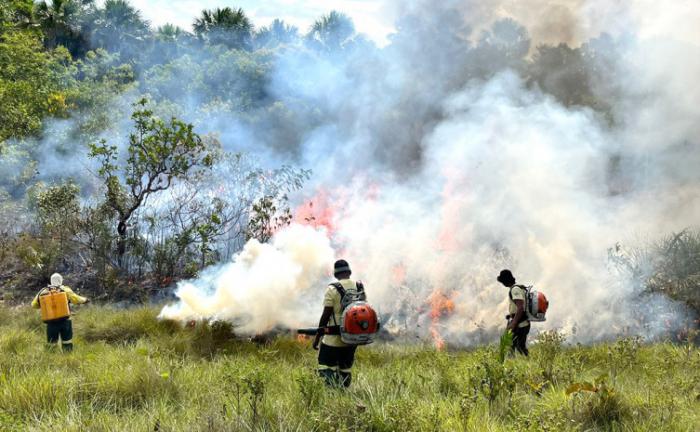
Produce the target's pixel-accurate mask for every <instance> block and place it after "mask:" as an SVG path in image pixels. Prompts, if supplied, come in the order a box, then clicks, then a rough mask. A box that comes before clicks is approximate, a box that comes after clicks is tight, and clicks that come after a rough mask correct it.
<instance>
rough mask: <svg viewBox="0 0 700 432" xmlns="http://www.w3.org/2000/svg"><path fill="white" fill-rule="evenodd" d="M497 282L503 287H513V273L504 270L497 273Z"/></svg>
mask: <svg viewBox="0 0 700 432" xmlns="http://www.w3.org/2000/svg"><path fill="white" fill-rule="evenodd" d="M496 280H497V281H499V282H500V283H502V284H503V285H506V286H507V285H513V284H514V283H515V278H514V277H513V273H511V272H510V270H508V269H505V270H501V273H499V275H498V277H497V278H496Z"/></svg>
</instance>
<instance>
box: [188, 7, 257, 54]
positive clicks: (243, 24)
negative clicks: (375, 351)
mask: <svg viewBox="0 0 700 432" xmlns="http://www.w3.org/2000/svg"><path fill="white" fill-rule="evenodd" d="M192 29H193V30H194V33H195V34H196V35H197V36H198V37H199V38H200V39H202V40H205V41H207V42H208V43H209V44H211V45H219V44H221V45H226V46H228V47H229V48H238V49H249V48H250V47H251V37H252V32H253V24H252V23H251V22H250V20H249V19H248V17H247V16H246V15H245V13H244V12H243V9H241V8H238V9H236V10H233V9H231V8H230V7H225V8H223V9H220V8H216V9H214V10H207V9H205V10H203V11H202V16H201V17H199V18H197V19H195V21H194V23H193V24H192Z"/></svg>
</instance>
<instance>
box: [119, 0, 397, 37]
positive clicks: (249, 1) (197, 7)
mask: <svg viewBox="0 0 700 432" xmlns="http://www.w3.org/2000/svg"><path fill="white" fill-rule="evenodd" d="M131 3H132V4H133V5H134V6H135V7H136V8H138V9H139V10H140V11H141V12H142V13H143V16H144V18H146V19H147V20H149V21H150V22H151V23H152V24H153V25H154V26H156V27H157V26H160V25H163V24H165V23H171V24H176V25H178V26H180V27H182V28H184V29H186V30H189V31H191V29H192V21H194V18H195V17H196V16H198V15H199V14H200V13H201V11H202V10H203V9H214V8H217V7H219V8H223V7H227V6H228V7H232V8H233V7H235V8H239V7H240V8H242V9H243V10H244V11H245V13H246V15H248V16H249V17H250V18H251V19H252V21H253V23H254V24H255V26H256V27H261V26H264V25H267V24H269V23H270V22H271V21H272V20H273V19H275V18H280V19H283V20H284V21H285V22H287V23H289V24H293V25H295V26H297V27H299V29H300V30H301V32H306V31H307V30H308V29H309V27H310V26H311V24H312V23H313V22H314V20H316V19H317V18H318V17H320V16H321V15H323V14H326V13H328V12H330V11H332V10H337V11H340V12H343V13H345V14H346V15H348V16H350V17H351V18H352V19H353V21H354V23H355V27H356V29H357V30H358V31H359V32H360V33H364V34H366V35H367V36H368V37H369V38H370V39H372V40H374V41H375V42H377V43H378V44H380V45H381V44H384V43H386V36H387V35H388V34H389V33H391V32H392V30H393V27H392V21H393V20H392V19H391V13H389V11H388V10H385V9H386V7H385V4H384V1H377V0H266V1H255V0H239V1H235V2H233V1H227V0H131Z"/></svg>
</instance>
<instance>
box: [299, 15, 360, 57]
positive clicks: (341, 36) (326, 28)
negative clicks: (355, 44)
mask: <svg viewBox="0 0 700 432" xmlns="http://www.w3.org/2000/svg"><path fill="white" fill-rule="evenodd" d="M354 36H355V25H354V24H353V23H352V20H351V19H350V17H348V16H347V15H345V14H343V13H340V12H336V11H331V12H330V13H329V14H328V15H324V16H322V17H321V18H319V19H317V20H316V21H315V22H314V23H313V25H312V26H311V30H310V31H309V33H308V34H307V35H306V40H307V41H308V43H309V44H310V45H311V46H312V47H314V48H317V49H321V50H326V51H335V50H338V49H341V48H343V47H344V46H345V45H346V44H348V43H349V42H351V41H352V39H353V37H354Z"/></svg>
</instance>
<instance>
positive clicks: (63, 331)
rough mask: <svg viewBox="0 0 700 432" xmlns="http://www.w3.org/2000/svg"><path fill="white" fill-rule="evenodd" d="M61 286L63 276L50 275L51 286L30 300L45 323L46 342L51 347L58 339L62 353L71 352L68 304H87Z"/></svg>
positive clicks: (83, 298) (71, 331)
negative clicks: (39, 311) (38, 310)
mask: <svg viewBox="0 0 700 432" xmlns="http://www.w3.org/2000/svg"><path fill="white" fill-rule="evenodd" d="M89 301H90V300H88V299H87V298H85V297H81V296H79V295H78V294H76V293H74V292H73V290H72V289H70V288H69V287H67V286H65V285H63V276H61V275H60V274H58V273H54V274H52V275H51V284H50V285H49V286H47V287H46V288H43V289H42V290H41V291H39V293H38V294H37V295H36V297H34V300H32V307H33V308H34V309H40V310H41V320H42V321H44V323H46V340H47V342H48V344H49V347H53V346H54V345H55V344H56V343H57V342H58V339H59V337H60V338H61V346H62V347H63V351H64V352H70V351H72V350H73V323H72V321H71V319H70V314H71V313H70V306H69V303H70V304H84V303H87V302H89Z"/></svg>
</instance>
